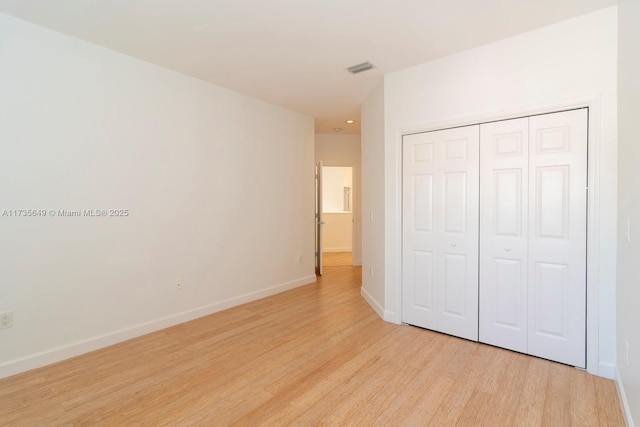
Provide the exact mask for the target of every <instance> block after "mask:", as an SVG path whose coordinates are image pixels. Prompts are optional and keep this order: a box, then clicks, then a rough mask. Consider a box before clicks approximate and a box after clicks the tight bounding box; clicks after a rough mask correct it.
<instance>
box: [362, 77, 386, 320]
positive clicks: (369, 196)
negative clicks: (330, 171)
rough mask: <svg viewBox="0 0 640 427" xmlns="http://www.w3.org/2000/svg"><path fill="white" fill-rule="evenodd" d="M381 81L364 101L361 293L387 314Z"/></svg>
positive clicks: (382, 315) (381, 311) (375, 308)
mask: <svg viewBox="0 0 640 427" xmlns="http://www.w3.org/2000/svg"><path fill="white" fill-rule="evenodd" d="M384 92H385V91H384V83H381V84H380V85H379V86H378V87H377V88H376V89H375V90H374V91H373V92H372V93H371V94H370V95H369V97H368V98H367V99H366V100H365V101H364V102H363V104H362V109H361V117H362V296H363V297H364V298H365V299H366V300H367V302H368V303H369V304H370V305H371V307H373V309H374V310H375V311H376V312H377V313H378V314H379V315H380V317H383V318H385V319H387V320H393V319H392V318H388V317H387V315H386V314H385V305H386V301H385V281H384V277H385V267H386V265H385V253H384V248H385V233H384V231H385V230H384V225H385V193H384V191H385V189H384V184H385V182H384V169H385V157H384V147H385V141H384V138H385V95H384Z"/></svg>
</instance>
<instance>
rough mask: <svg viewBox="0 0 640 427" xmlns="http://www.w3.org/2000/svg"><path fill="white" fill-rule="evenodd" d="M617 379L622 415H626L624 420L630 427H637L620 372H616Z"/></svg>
mask: <svg viewBox="0 0 640 427" xmlns="http://www.w3.org/2000/svg"><path fill="white" fill-rule="evenodd" d="M615 373H616V374H615V379H616V388H617V389H618V397H620V403H621V404H622V414H623V415H624V420H625V422H626V423H627V426H629V427H635V424H634V423H633V417H632V416H631V407H629V401H628V400H627V395H626V393H625V392H624V383H623V382H622V378H621V377H620V371H619V370H617V369H616V370H615Z"/></svg>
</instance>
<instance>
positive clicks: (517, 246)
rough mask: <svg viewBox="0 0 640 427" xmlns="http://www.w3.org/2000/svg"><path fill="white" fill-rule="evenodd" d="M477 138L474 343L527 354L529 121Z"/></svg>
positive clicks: (490, 128)
mask: <svg viewBox="0 0 640 427" xmlns="http://www.w3.org/2000/svg"><path fill="white" fill-rule="evenodd" d="M480 135H481V137H480V141H481V150H480V172H481V179H480V206H481V207H480V283H479V316H478V319H479V340H480V341H481V342H485V343H488V344H492V345H496V346H500V347H504V348H508V349H511V350H515V351H520V352H523V353H526V352H527V331H528V328H527V267H528V265H527V236H526V235H527V228H526V224H527V217H528V212H527V198H528V178H529V174H528V146H529V133H528V119H527V118H523V119H514V120H506V121H500V122H494V123H488V124H483V125H481V126H480Z"/></svg>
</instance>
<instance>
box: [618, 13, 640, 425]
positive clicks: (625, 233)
mask: <svg viewBox="0 0 640 427" xmlns="http://www.w3.org/2000/svg"><path fill="white" fill-rule="evenodd" d="M618 8H619V9H618V283H617V302H618V305H617V320H618V322H617V327H618V364H617V366H618V374H619V381H620V382H621V385H622V386H623V393H624V397H625V400H626V404H627V408H626V409H627V411H628V412H627V416H628V417H632V420H633V421H631V420H629V421H630V422H629V425H633V422H635V423H636V424H637V423H640V333H639V332H638V325H640V311H639V310H638V302H640V269H638V260H640V169H639V168H638V165H639V164H640V127H638V117H640V104H638V101H639V100H640V82H638V76H640V26H639V25H638V23H640V0H622V1H621V2H620V4H619V6H618ZM627 343H628V345H629V354H628V363H627Z"/></svg>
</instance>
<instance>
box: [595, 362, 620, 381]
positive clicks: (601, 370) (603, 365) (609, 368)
mask: <svg viewBox="0 0 640 427" xmlns="http://www.w3.org/2000/svg"><path fill="white" fill-rule="evenodd" d="M616 374H617V370H616V365H614V364H613V363H608V362H600V363H598V376H600V377H605V378H609V379H610V380H615V379H616Z"/></svg>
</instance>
